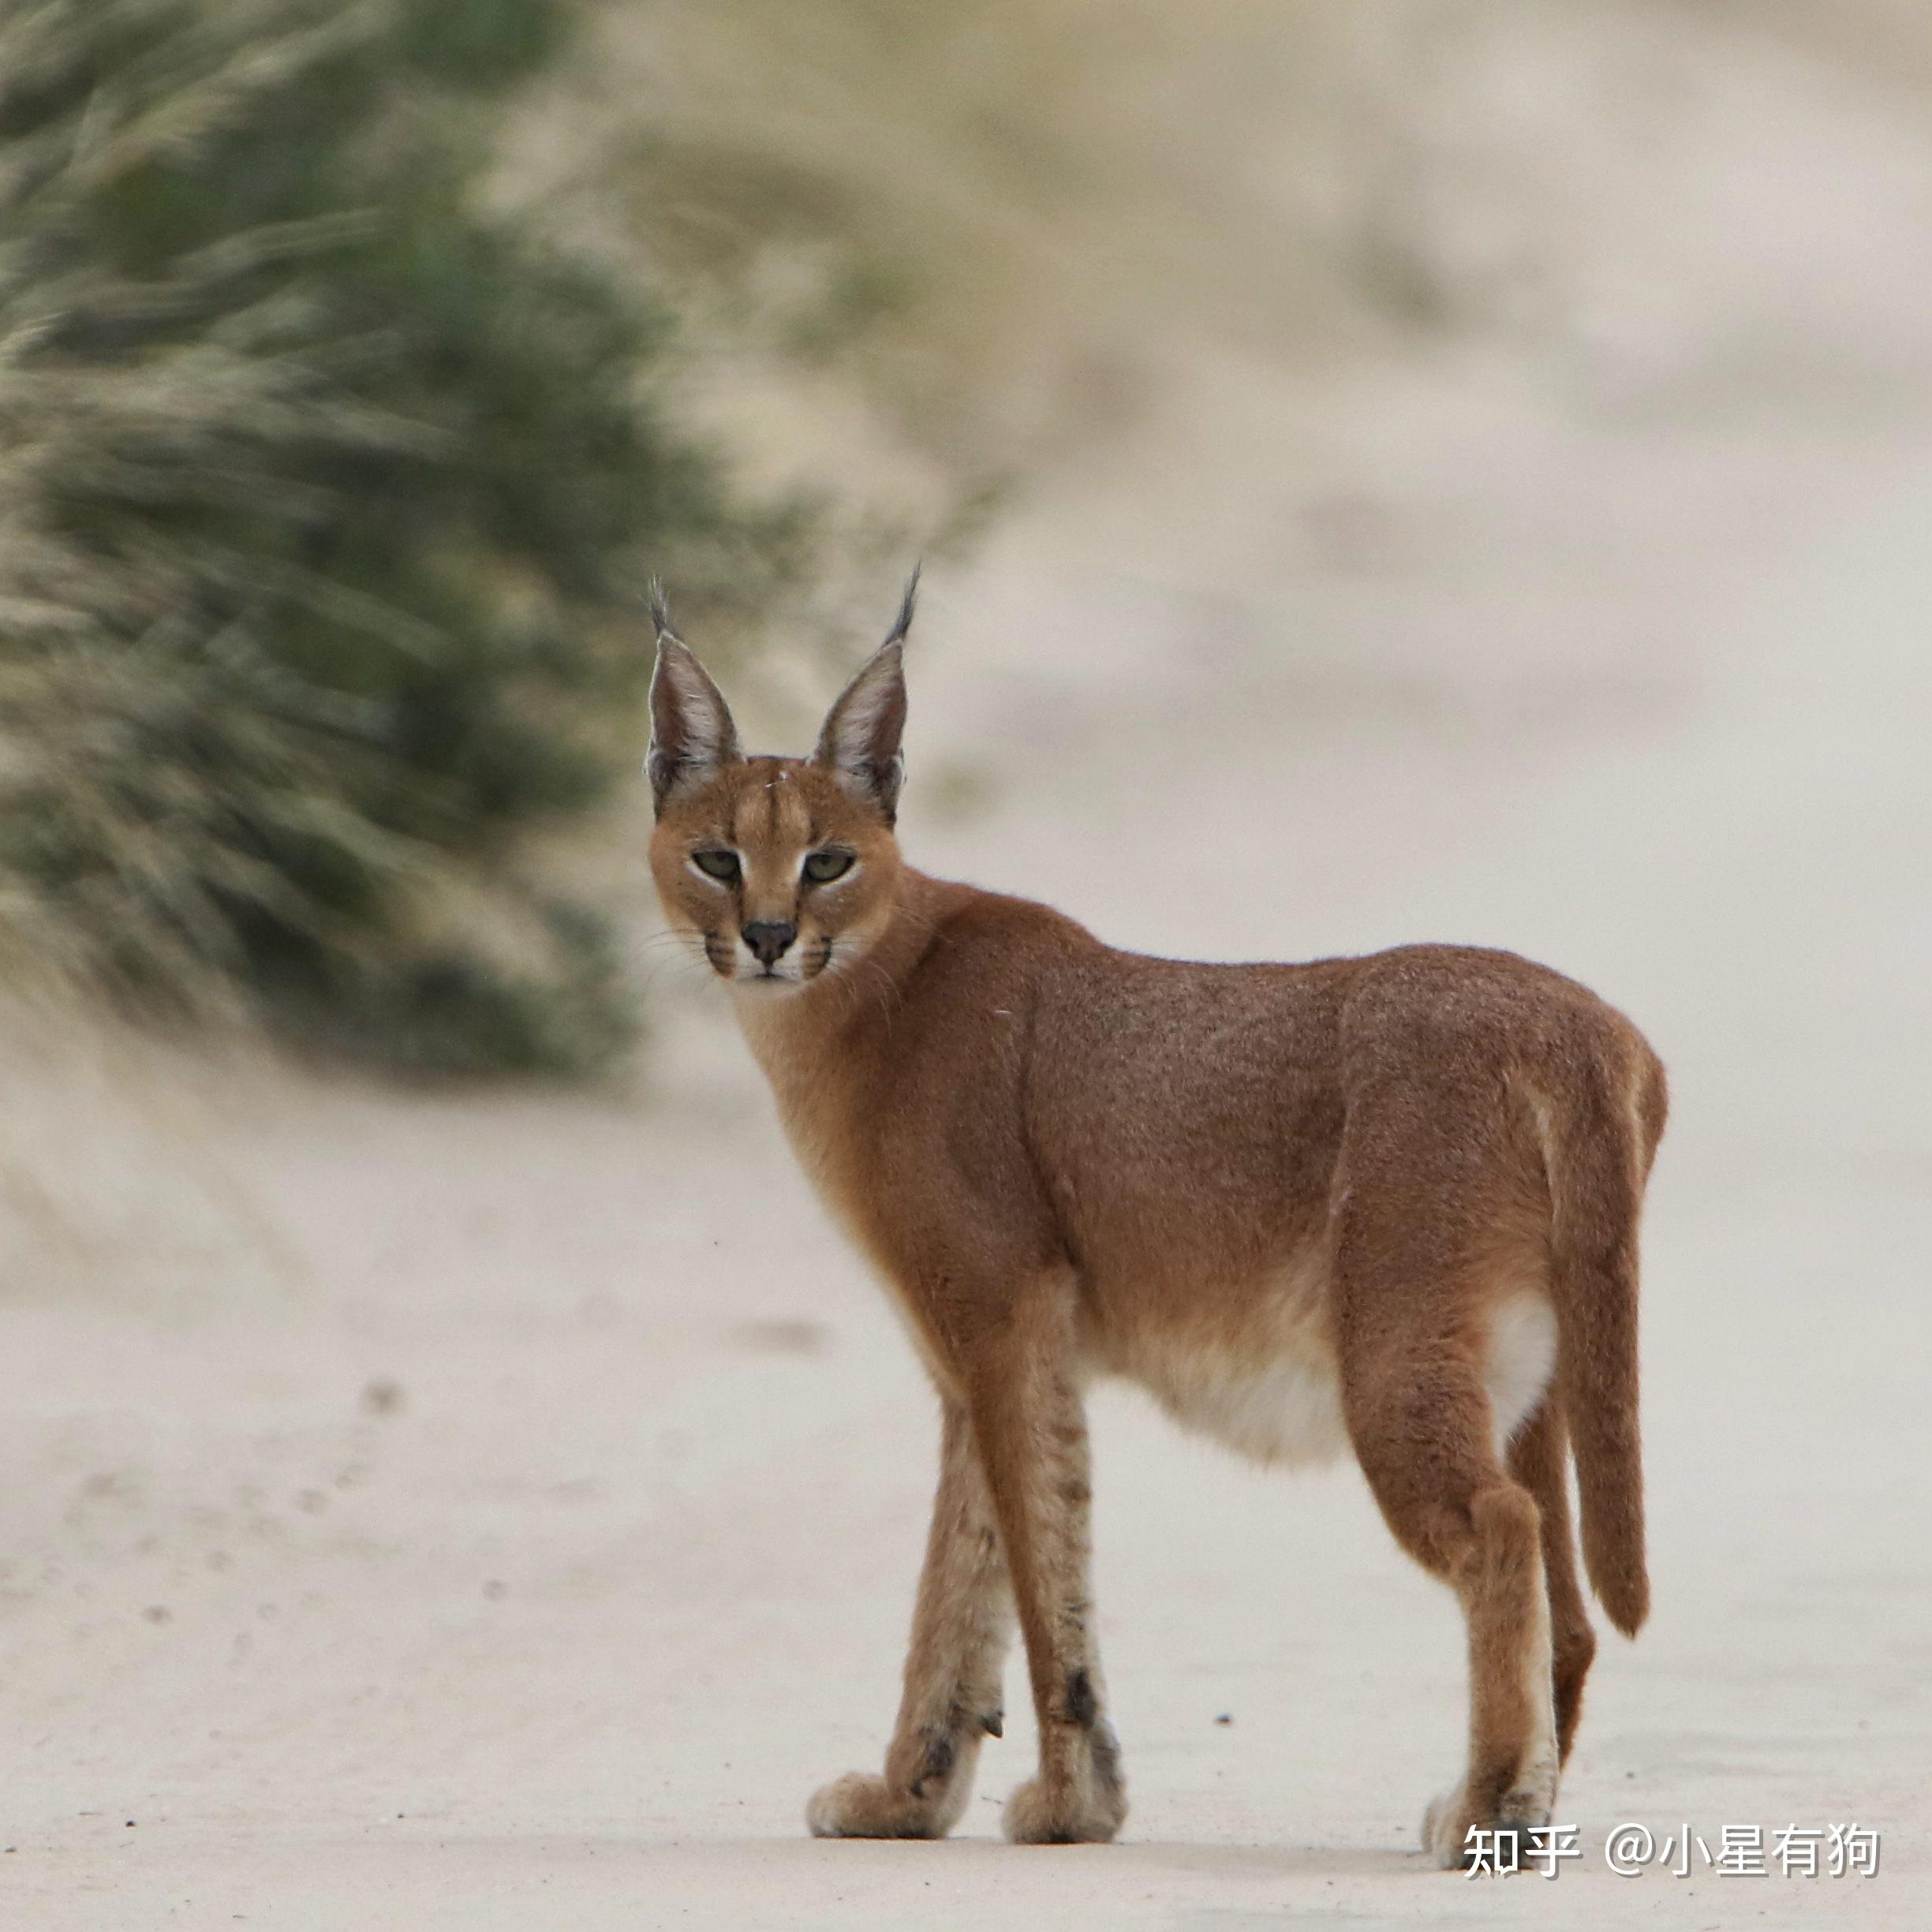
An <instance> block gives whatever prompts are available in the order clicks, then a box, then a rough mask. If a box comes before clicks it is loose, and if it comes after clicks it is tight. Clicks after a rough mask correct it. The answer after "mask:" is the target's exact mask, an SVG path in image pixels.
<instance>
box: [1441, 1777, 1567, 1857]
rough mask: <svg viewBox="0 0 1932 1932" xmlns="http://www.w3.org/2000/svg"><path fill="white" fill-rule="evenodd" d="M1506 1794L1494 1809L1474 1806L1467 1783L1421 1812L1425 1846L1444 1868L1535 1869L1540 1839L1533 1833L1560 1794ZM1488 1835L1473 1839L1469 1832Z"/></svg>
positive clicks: (1546, 1818) (1546, 1819) (1539, 1791)
mask: <svg viewBox="0 0 1932 1932" xmlns="http://www.w3.org/2000/svg"><path fill="white" fill-rule="evenodd" d="M1543 1782H1544V1781H1542V1780H1541V1779H1540V1778H1539V1779H1538V1788H1537V1789H1535V1790H1511V1791H1507V1792H1504V1794H1503V1796H1501V1797H1500V1799H1498V1800H1497V1803H1496V1806H1495V1807H1494V1809H1493V1810H1490V1809H1489V1808H1488V1807H1483V1806H1480V1805H1476V1804H1472V1803H1470V1798H1469V1792H1468V1785H1467V1781H1464V1782H1463V1783H1459V1784H1457V1785H1456V1786H1455V1788H1453V1789H1452V1790H1450V1791H1446V1792H1444V1793H1443V1794H1442V1796H1441V1797H1439V1798H1437V1799H1434V1800H1433V1802H1432V1803H1430V1805H1429V1809H1428V1810H1427V1811H1425V1812H1424V1813H1423V1814H1422V1846H1423V1849H1424V1850H1426V1852H1428V1853H1429V1856H1430V1857H1431V1858H1433V1859H1434V1860H1435V1862H1436V1863H1437V1864H1438V1865H1440V1866H1441V1867H1442V1869H1443V1870H1444V1871H1467V1870H1470V1869H1472V1868H1474V1869H1477V1870H1483V1871H1489V1872H1511V1871H1528V1870H1532V1869H1534V1868H1533V1867H1532V1866H1531V1864H1530V1852H1531V1850H1532V1849H1533V1848H1534V1844H1535V1843H1536V1842H1538V1841H1537V1840H1533V1839H1532V1837H1531V1836H1530V1834H1531V1833H1534V1832H1539V1831H1541V1829H1543V1828H1544V1827H1545V1825H1548V1824H1549V1820H1550V1814H1551V1812H1552V1811H1553V1809H1554V1807H1555V1803H1556V1793H1555V1792H1554V1791H1553V1790H1552V1791H1545V1790H1543V1789H1542V1788H1541V1785H1542V1784H1543ZM1472 1832H1481V1833H1487V1834H1488V1836H1487V1837H1482V1838H1478V1839H1476V1840H1474V1841H1473V1842H1472V1841H1471V1839H1470V1833H1472Z"/></svg>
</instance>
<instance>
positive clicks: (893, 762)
mask: <svg viewBox="0 0 1932 1932" xmlns="http://www.w3.org/2000/svg"><path fill="white" fill-rule="evenodd" d="M918 594H919V573H918V572H917V570H914V572H913V574H912V577H911V578H910V581H908V582H907V584H906V595H905V597H904V598H903V599H902V601H901V602H900V604H899V619H898V621H897V622H895V624H894V625H893V626H892V628H891V631H890V633H888V635H887V637H886V641H885V642H884V644H882V645H880V647H879V648H878V649H877V650H876V651H875V652H873V654H872V656H870V657H869V658H868V659H867V660H865V663H864V664H863V665H861V667H860V669H859V672H858V676H857V677H855V678H854V679H853V680H852V682H850V684H848V685H847V686H846V687H845V689H843V691H841V692H840V693H839V701H838V702H837V703H836V704H834V705H833V706H832V708H831V710H830V711H829V712H827V713H826V714H825V725H824V730H823V731H820V733H819V734H818V749H817V750H816V751H814V752H813V754H812V762H813V764H822V765H824V767H826V768H827V769H828V770H829V771H830V772H832V773H833V774H834V775H835V776H836V777H837V779H838V780H839V783H840V784H841V785H843V787H845V789H846V790H847V791H848V792H850V794H852V796H853V797H854V798H857V799H858V800H859V801H860V802H861V803H862V804H865V805H873V806H875V807H876V809H877V810H878V812H879V814H880V817H882V818H884V820H885V822H886V823H887V824H888V825H890V824H892V823H893V821H894V820H895V819H896V818H897V817H898V816H899V786H900V784H901V783H902V781H903V780H904V779H905V776H906V760H905V759H904V758H903V757H902V756H901V755H900V753H899V734H901V733H902V731H904V730H905V728H906V667H905V661H904V660H905V645H906V633H907V632H908V631H909V630H911V629H912V613H913V604H914V601H915V600H916V599H917V596H918Z"/></svg>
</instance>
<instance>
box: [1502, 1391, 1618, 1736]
mask: <svg viewBox="0 0 1932 1932" xmlns="http://www.w3.org/2000/svg"><path fill="white" fill-rule="evenodd" d="M1568 1446H1569V1444H1568V1431H1567V1430H1566V1429H1564V1422H1563V1411H1562V1408H1561V1407H1560V1404H1559V1403H1558V1401H1557V1398H1556V1391H1555V1390H1554V1389H1550V1390H1549V1392H1547V1393H1546V1394H1545V1396H1544V1397H1543V1399H1542V1400H1541V1402H1540V1403H1538V1405H1537V1407H1536V1409H1535V1410H1534V1412H1533V1413H1532V1414H1531V1415H1530V1418H1529V1420H1528V1421H1527V1422H1525V1423H1524V1424H1523V1426H1522V1428H1520V1429H1519V1430H1518V1431H1517V1432H1516V1435H1515V1440H1514V1441H1512V1443H1511V1444H1510V1445H1509V1473H1510V1474H1512V1476H1514V1477H1515V1479H1516V1480H1517V1481H1518V1482H1519V1483H1521V1484H1522V1485H1523V1487H1524V1488H1525V1489H1527V1490H1528V1491H1529V1492H1530V1495H1531V1496H1533V1497H1534V1498H1535V1499H1536V1507H1537V1510H1538V1515H1540V1517H1541V1532H1542V1544H1543V1580H1544V1583H1545V1586H1547V1588H1548V1590H1549V1631H1550V1654H1551V1679H1552V1688H1553V1693H1554V1697H1555V1702H1556V1761H1557V1762H1558V1764H1559V1765H1564V1764H1568V1762H1570V1747H1571V1745H1572V1744H1574V1743H1575V1742H1576V1726H1577V1721H1578V1720H1579V1718H1580V1717H1582V1716H1583V1680H1584V1679H1585V1678H1586V1677H1587V1676H1589V1675H1590V1665H1591V1663H1592V1662H1593V1661H1594V1659H1595V1657H1596V1655H1597V1633H1596V1632H1595V1631H1594V1630H1592V1629H1591V1627H1590V1616H1589V1612H1587V1611H1586V1609H1584V1607H1583V1586H1582V1585H1581V1584H1580V1583H1579V1582H1578V1580H1577V1575H1576V1544H1575V1538H1573V1537H1572V1536H1571V1532H1570V1489H1569V1481H1568V1460H1569V1457H1568Z"/></svg>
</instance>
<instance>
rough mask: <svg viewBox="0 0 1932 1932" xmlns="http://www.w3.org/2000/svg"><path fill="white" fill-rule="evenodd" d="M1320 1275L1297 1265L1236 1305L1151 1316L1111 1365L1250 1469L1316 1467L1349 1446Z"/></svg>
mask: <svg viewBox="0 0 1932 1932" xmlns="http://www.w3.org/2000/svg"><path fill="white" fill-rule="evenodd" d="M1326 1287H1327V1269H1326V1266H1325V1262H1323V1261H1318V1260H1316V1259H1314V1258H1310V1259H1309V1260H1306V1261H1299V1262H1295V1263H1291V1264H1290V1265H1287V1266H1285V1267H1284V1268H1282V1269H1280V1270H1278V1271H1276V1272H1274V1273H1272V1274H1271V1275H1270V1276H1269V1277H1268V1278H1267V1279H1266V1280H1264V1281H1261V1282H1258V1283H1256V1284H1254V1285H1253V1286H1251V1287H1249V1288H1247V1289H1246V1290H1245V1291H1243V1292H1242V1293H1241V1295H1239V1297H1238V1298H1228V1297H1223V1296H1220V1295H1217V1296H1216V1297H1214V1298H1213V1300H1212V1302H1209V1303H1208V1304H1207V1305H1206V1306H1203V1305H1201V1303H1199V1302H1194V1301H1193V1300H1191V1299H1189V1298H1186V1297H1184V1296H1177V1297H1176V1298H1175V1299H1174V1300H1173V1301H1172V1302H1171V1303H1167V1304H1165V1305H1163V1306H1158V1307H1157V1308H1154V1309H1151V1310H1149V1311H1148V1312H1147V1314H1145V1315H1144V1316H1143V1317H1142V1320H1141V1321H1138V1323H1137V1324H1136V1325H1135V1331H1134V1333H1133V1334H1131V1335H1130V1336H1127V1337H1125V1338H1123V1340H1121V1342H1120V1343H1118V1344H1117V1345H1116V1347H1115V1349H1114V1350H1113V1351H1112V1360H1111V1362H1110V1363H1109V1366H1112V1368H1114V1369H1115V1370H1117V1372H1118V1373H1120V1374H1122V1375H1123V1376H1125V1377H1127V1379H1128V1380H1129V1381H1134V1382H1138V1384H1139V1385H1141V1386H1142V1388H1145V1389H1146V1390H1147V1392H1149V1394H1150V1395H1152V1396H1153V1398H1154V1399H1155V1400H1156V1401H1157V1402H1158V1403H1160V1406H1161V1407H1163V1408H1164V1409H1165V1410H1166V1411H1167V1412H1168V1414H1170V1415H1171V1416H1172V1417H1173V1418H1174V1419H1175V1421H1176V1422H1179V1424H1180V1425H1181V1426H1183V1428H1184V1429H1191V1430H1193V1431H1194V1432H1195V1433H1197V1434H1200V1435H1203V1436H1208V1437H1212V1438H1213V1440H1214V1441H1216V1442H1219V1443H1220V1444H1224V1446H1225V1447H1227V1448H1230V1449H1232V1450H1233V1451H1234V1452H1235V1454H1236V1455H1238V1456H1246V1457H1247V1458H1248V1459H1250V1460H1251V1461H1254V1462H1257V1463H1325V1462H1329V1461H1332V1459H1334V1458H1335V1457H1336V1456H1340V1455H1341V1454H1342V1453H1343V1451H1344V1450H1346V1449H1347V1447H1348V1430H1347V1425H1346V1424H1345V1423H1344V1422H1343V1418H1342V1391H1341V1375H1340V1365H1339V1363H1338V1362H1337V1361H1336V1353H1335V1344H1334V1342H1333V1340H1332V1336H1331V1334H1330V1330H1329V1323H1328V1314H1327V1296H1326Z"/></svg>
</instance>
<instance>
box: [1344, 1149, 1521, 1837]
mask: <svg viewBox="0 0 1932 1932" xmlns="http://www.w3.org/2000/svg"><path fill="white" fill-rule="evenodd" d="M1376 1128H1377V1130H1376V1131H1375V1132H1374V1133H1373V1134H1366V1135H1364V1136H1363V1137H1362V1140H1361V1142H1358V1144H1357V1145H1356V1146H1355V1148H1353V1149H1348V1148H1346V1147H1345V1149H1344V1155H1345V1161H1346V1160H1348V1157H1349V1156H1350V1155H1351V1153H1352V1155H1353V1156H1354V1158H1353V1160H1352V1161H1349V1164H1348V1172H1347V1194H1346V1196H1345V1197H1344V1201H1343V1206H1342V1208H1341V1210H1340V1216H1339V1225H1338V1228H1337V1233H1338V1237H1339V1239H1338V1243H1337V1249H1336V1339H1337V1343H1338V1347H1339V1351H1340V1364H1341V1374H1342V1392H1343V1411H1344V1413H1345V1414H1346V1416H1347V1422H1348V1429H1349V1434H1350V1437H1351V1440H1352V1441H1353V1442H1354V1444H1355V1453H1356V1456H1357V1457H1358V1459H1359V1460H1360V1462H1361V1464H1362V1472H1363V1474H1365V1475H1366V1477H1367V1478H1368V1480H1369V1485H1370V1489H1372V1490H1373V1492H1374V1495H1375V1499H1376V1500H1377V1503H1379V1504H1381V1510H1382V1514H1383V1515H1384V1516H1385V1518H1386V1519H1387V1520H1388V1527H1389V1528H1390V1529H1391V1530H1392V1531H1393V1532H1394V1534H1395V1537H1396V1541H1398V1542H1399V1543H1400V1544H1401V1545H1402V1547H1403V1549H1406V1550H1407V1552H1408V1553H1409V1554H1410V1555H1411V1556H1413V1557H1414V1558H1415V1560H1417V1561H1418V1563H1420V1564H1422V1566H1423V1568H1425V1569H1426V1570H1428V1571H1430V1572H1431V1573H1432V1574H1433V1575H1437V1576H1439V1577H1441V1579H1443V1581H1444V1582H1445V1583H1448V1585H1449V1586H1450V1587H1451V1588H1452V1589H1453V1590H1455V1592H1456V1595H1457V1596H1458V1597H1459V1598H1460V1599H1461V1601H1462V1606H1463V1616H1464V1618H1465V1619H1466V1620H1467V1624H1468V1630H1469V1702H1470V1710H1469V1749H1468V1760H1467V1766H1466V1768H1465V1769H1464V1771H1463V1776H1462V1777H1461V1779H1460V1780H1459V1781H1458V1783H1457V1784H1456V1785H1455V1786H1454V1787H1453V1788H1452V1789H1451V1790H1450V1791H1448V1792H1446V1793H1445V1794H1444V1796H1442V1797H1441V1798H1439V1799H1437V1800H1436V1802H1435V1803H1433V1804H1432V1805H1431V1806H1430V1807H1429V1811H1428V1813H1427V1814H1426V1817H1425V1818H1424V1820H1423V1825H1422V1835H1423V1840H1424V1844H1425V1846H1426V1848H1427V1849H1428V1850H1429V1852H1431V1853H1432V1854H1433V1855H1434V1856H1435V1857H1436V1859H1437V1860H1438V1861H1439V1862H1440V1863H1442V1864H1444V1865H1445V1866H1453V1865H1457V1864H1460V1863H1464V1862H1465V1860H1466V1854H1467V1840H1468V1834H1469V1833H1470V1831H1472V1830H1474V1829H1481V1830H1484V1831H1489V1832H1498V1833H1514V1834H1515V1843H1514V1845H1513V1846H1512V1845H1508V1844H1502V1843H1501V1842H1500V1841H1499V1844H1498V1848H1499V1850H1500V1851H1501V1852H1502V1854H1503V1860H1502V1862H1504V1863H1507V1862H1508V1855H1509V1853H1510V1852H1511V1851H1512V1850H1513V1851H1514V1852H1515V1854H1516V1856H1517V1859H1518V1862H1519V1863H1520V1862H1521V1859H1522V1858H1523V1855H1525V1854H1527V1852H1528V1851H1529V1849H1530V1847H1529V1845H1528V1844H1527V1842H1526V1841H1525V1840H1524V1838H1523V1835H1522V1834H1523V1833H1526V1832H1527V1831H1529V1830H1530V1829H1536V1828H1539V1827H1541V1826H1544V1825H1548V1824H1549V1820H1550V1814H1551V1811H1552V1808H1553V1806H1554V1804H1555V1802H1556V1777H1557V1772H1558V1768H1559V1766H1558V1761H1557V1747H1556V1716H1555V1709H1554V1702H1553V1665H1552V1658H1551V1646H1550V1618H1549V1596H1548V1594H1547V1591H1546V1590H1545V1584H1544V1580H1543V1552H1542V1544H1541V1534H1540V1530H1539V1525H1538V1510H1537V1505H1536V1501H1535V1499H1534V1497H1532V1496H1531V1495H1530V1492H1529V1491H1528V1490H1527V1489H1525V1488H1524V1487H1523V1485H1522V1484H1521V1483H1519V1482H1515V1481H1513V1480H1512V1478H1510V1476H1509V1475H1508V1474H1507V1473H1506V1472H1505V1470H1504V1468H1503V1466H1502V1463H1501V1461H1500V1454H1499V1450H1498V1447H1497V1440H1496V1429H1497V1424H1496V1422H1495V1419H1494V1418H1493V1413H1492V1410H1491V1406H1490V1399H1489V1391H1488V1388H1486V1387H1485V1369H1486V1367H1487V1366H1488V1365H1487V1361H1486V1352H1487V1349H1488V1346H1489V1315H1490V1314H1491V1313H1492V1311H1493V1306H1494V1304H1495V1301H1496V1299H1497V1298H1496V1293H1495V1284H1496V1282H1497V1279H1498V1273H1497V1267H1496V1265H1495V1261H1494V1254H1493V1246H1492V1244H1491V1239H1490V1231H1492V1230H1493V1228H1494V1227H1495V1226H1496V1225H1497V1220H1498V1218H1499V1216H1500V1215H1501V1214H1502V1213H1504V1210H1505V1208H1506V1207H1507V1205H1508V1204H1507V1203H1504V1202H1501V1201H1498V1202H1496V1203H1491V1202H1490V1201H1488V1200H1487V1199H1485V1181H1486V1178H1487V1177H1486V1175H1485V1172H1484V1171H1483V1164H1482V1153H1483V1149H1482V1138H1481V1130H1480V1123H1474V1122H1470V1123H1463V1122H1459V1121H1456V1120H1454V1119H1444V1118H1442V1117H1441V1112H1440V1111H1438V1112H1436V1113H1434V1114H1433V1115H1431V1116H1430V1117H1429V1118H1428V1119H1408V1120H1403V1119H1397V1120H1396V1121H1393V1122H1390V1121H1387V1120H1385V1121H1383V1122H1380V1123H1376ZM1405 1129H1406V1130H1407V1131H1404V1130H1405ZM1484 1250H1489V1253H1488V1254H1485V1252H1484Z"/></svg>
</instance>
